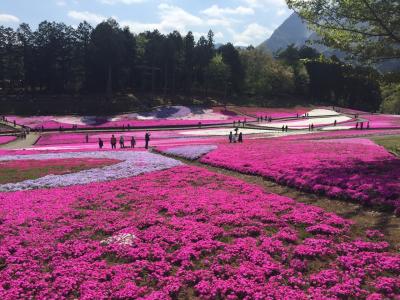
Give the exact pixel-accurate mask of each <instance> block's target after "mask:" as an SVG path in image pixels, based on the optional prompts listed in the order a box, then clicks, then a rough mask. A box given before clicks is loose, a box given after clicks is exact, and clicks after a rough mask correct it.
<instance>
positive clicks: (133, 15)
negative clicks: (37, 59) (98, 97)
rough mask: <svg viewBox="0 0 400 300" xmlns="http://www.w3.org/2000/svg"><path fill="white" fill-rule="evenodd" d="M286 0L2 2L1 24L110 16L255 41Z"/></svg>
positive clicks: (147, 26)
mask: <svg viewBox="0 0 400 300" xmlns="http://www.w3.org/2000/svg"><path fill="white" fill-rule="evenodd" d="M290 13H291V12H290V11H289V9H288V8H287V6H286V3H285V0H220V1H210V0H201V1H192V0H186V1H184V0H0V25H3V26H10V27H17V26H18V24H19V23H21V22H26V23H28V24H30V25H31V26H32V28H36V26H37V24H38V23H39V22H41V21H43V20H48V21H58V22H64V23H66V24H69V25H72V26H76V25H77V24H79V22H80V21H82V20H86V21H88V22H89V23H91V24H92V25H96V24H97V23H99V22H101V21H102V20H103V19H106V18H108V17H113V18H115V19H116V20H117V21H118V22H119V23H120V24H121V25H122V26H129V28H130V29H131V31H132V32H135V33H138V32H142V31H145V30H153V29H155V28H157V29H158V30H160V31H161V32H162V33H169V32H171V31H173V30H178V31H180V32H181V33H182V34H186V32H187V31H189V30H191V31H192V32H193V33H194V35H195V37H196V38H198V37H199V36H200V35H204V34H206V33H207V31H208V30H209V29H212V30H213V31H214V33H215V40H216V42H221V43H225V42H228V41H229V42H233V43H234V44H235V45H237V46H247V45H250V44H252V45H258V44H259V43H261V42H262V41H264V40H265V39H267V38H268V37H269V36H270V35H271V33H272V32H273V30H274V29H275V28H276V27H278V26H279V25H280V24H281V23H282V22H283V21H284V20H285V19H286V18H287V17H288V16H289V15H290Z"/></svg>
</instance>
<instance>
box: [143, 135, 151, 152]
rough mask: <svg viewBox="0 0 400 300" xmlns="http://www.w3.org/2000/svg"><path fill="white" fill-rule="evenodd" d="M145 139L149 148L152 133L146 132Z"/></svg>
mask: <svg viewBox="0 0 400 300" xmlns="http://www.w3.org/2000/svg"><path fill="white" fill-rule="evenodd" d="M144 140H145V146H144V147H145V148H146V149H149V142H150V133H148V132H146V134H145V135H144Z"/></svg>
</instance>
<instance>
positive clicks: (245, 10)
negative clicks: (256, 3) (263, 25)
mask: <svg viewBox="0 0 400 300" xmlns="http://www.w3.org/2000/svg"><path fill="white" fill-rule="evenodd" d="M202 13H203V14H205V15H206V16H209V17H214V18H218V17H222V16H224V15H253V14H254V9H253V8H251V7H244V6H238V7H236V8H230V7H225V8H221V7H219V6H218V5H216V4H214V5H212V6H211V7H209V8H207V9H205V10H203V11H202Z"/></svg>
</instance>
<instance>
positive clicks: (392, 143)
mask: <svg viewBox="0 0 400 300" xmlns="http://www.w3.org/2000/svg"><path fill="white" fill-rule="evenodd" d="M371 140H372V141H374V142H375V143H377V144H378V145H381V146H383V147H385V148H386V149H387V150H388V151H390V152H391V153H393V154H395V155H397V156H400V135H396V136H393V135H392V136H382V137H374V138H372V139H371Z"/></svg>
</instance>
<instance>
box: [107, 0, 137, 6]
mask: <svg viewBox="0 0 400 300" xmlns="http://www.w3.org/2000/svg"><path fill="white" fill-rule="evenodd" d="M144 1H145V0H100V2H101V3H104V4H109V5H115V4H127V5H129V4H136V3H142V2H144Z"/></svg>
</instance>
